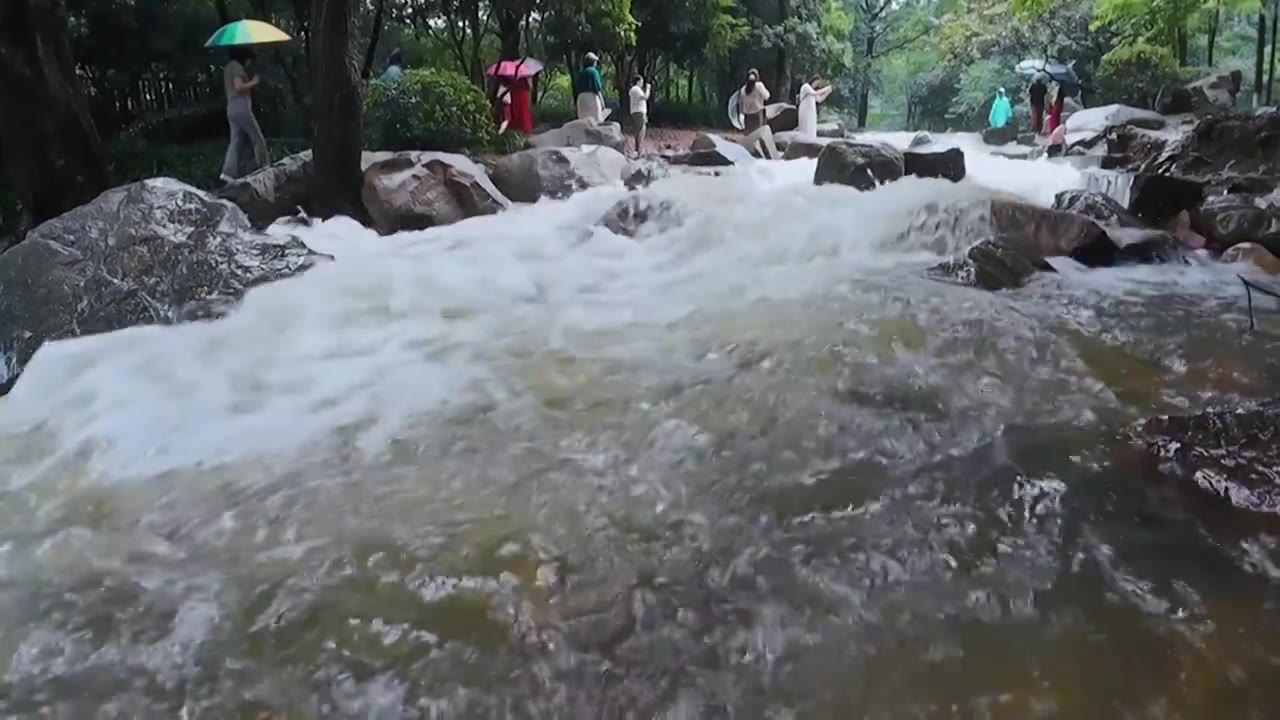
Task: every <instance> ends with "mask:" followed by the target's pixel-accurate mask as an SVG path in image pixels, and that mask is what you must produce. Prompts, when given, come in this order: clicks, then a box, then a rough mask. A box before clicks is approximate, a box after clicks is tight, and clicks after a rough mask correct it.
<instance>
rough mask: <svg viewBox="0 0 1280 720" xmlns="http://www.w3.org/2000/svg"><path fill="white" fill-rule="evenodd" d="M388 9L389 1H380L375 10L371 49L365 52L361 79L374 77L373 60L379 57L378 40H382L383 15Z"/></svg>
mask: <svg viewBox="0 0 1280 720" xmlns="http://www.w3.org/2000/svg"><path fill="white" fill-rule="evenodd" d="M386 9H387V0H378V5H377V6H376V7H375V8H374V10H373V27H372V28H371V29H370V30H369V47H368V48H366V49H365V51H364V66H363V67H361V68H360V77H362V78H364V79H365V80H368V79H369V78H371V77H373V60H374V58H375V57H377V56H378V40H379V39H381V38H382V15H383V13H384V12H385V11H386Z"/></svg>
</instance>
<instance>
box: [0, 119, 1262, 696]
mask: <svg viewBox="0 0 1280 720" xmlns="http://www.w3.org/2000/svg"><path fill="white" fill-rule="evenodd" d="M1278 122H1280V116H1275V115H1271V114H1267V113H1264V114H1260V115H1257V116H1249V117H1221V118H1219V117H1210V118H1207V119H1203V120H1192V121H1190V122H1189V123H1188V125H1189V126H1190V128H1192V129H1191V130H1189V131H1187V132H1185V133H1183V132H1182V131H1181V130H1177V132H1175V131H1174V130H1172V129H1169V128H1166V129H1162V130H1160V131H1159V132H1161V133H1165V134H1167V135H1168V136H1169V138H1171V139H1169V140H1167V141H1166V142H1164V144H1163V145H1161V146H1160V147H1159V148H1158V151H1156V150H1153V149H1152V147H1150V146H1151V145H1152V144H1153V142H1154V141H1149V140H1147V139H1144V140H1143V141H1141V142H1135V136H1134V135H1133V133H1135V132H1136V131H1139V130H1140V131H1142V132H1144V133H1146V132H1157V131H1151V130H1146V129H1143V128H1137V129H1135V128H1134V127H1133V126H1132V125H1128V124H1122V125H1117V126H1108V127H1106V128H1104V129H1103V130H1102V131H1101V132H1100V133H1099V134H1098V135H1097V136H1096V141H1095V142H1092V144H1088V143H1082V144H1080V145H1077V146H1076V147H1077V148H1078V150H1079V154H1076V155H1073V156H1070V157H1068V158H1065V159H1062V160H1053V161H1050V160H1047V159H1037V160H1020V159H1010V158H1008V157H1002V156H1000V154H998V153H999V151H1000V150H1001V148H995V149H994V150H995V152H993V149H992V148H991V147H989V146H987V145H985V144H984V143H983V142H982V141H981V139H980V138H978V137H976V136H965V135H962V136H951V135H938V136H933V137H925V136H917V135H915V134H888V135H854V136H853V137H831V138H824V141H823V142H820V143H816V144H815V145H818V146H820V147H819V148H818V150H817V152H816V157H804V156H803V155H800V156H799V157H798V158H797V159H792V160H766V159H741V160H739V158H742V157H743V154H744V153H745V154H746V157H748V158H750V157H751V152H752V150H755V151H756V152H759V151H760V147H759V145H758V144H756V143H752V147H751V148H747V147H746V146H745V145H743V144H740V143H735V148H736V149H730V148H729V147H728V146H727V145H722V144H721V143H722V142H723V143H729V142H734V140H733V139H731V138H722V139H721V140H709V141H703V142H701V143H699V147H698V148H695V147H694V142H693V140H690V143H689V145H688V146H687V147H682V148H679V153H677V154H685V153H689V154H696V153H699V152H701V153H707V155H705V156H703V161H705V162H709V160H710V156H711V155H719V156H722V158H723V159H725V160H732V161H733V162H732V163H731V164H728V163H719V164H714V165H712V164H701V165H695V166H683V165H679V164H671V163H670V162H669V161H663V160H661V159H657V158H647V159H645V160H643V161H633V160H628V159H627V158H625V157H624V156H622V155H621V154H620V153H618V152H617V151H616V150H615V149H613V148H612V147H609V146H607V145H605V146H601V145H595V146H587V147H585V148H584V147H581V146H573V147H537V148H533V149H530V150H526V151H524V152H523V153H520V154H517V155H514V156H509V157H504V158H488V159H486V158H476V159H470V158H465V157H461V156H450V155H445V154H439V153H407V154H390V153H388V154H369V155H368V156H367V157H366V158H365V172H366V178H365V179H366V185H365V190H366V198H365V199H366V205H367V206H370V209H371V210H372V209H373V208H374V207H377V208H378V212H371V214H372V215H373V216H374V221H375V223H376V224H378V227H374V228H364V227H360V226H359V225H357V224H356V223H354V222H351V221H349V220H346V219H335V220H330V221H327V222H323V223H317V222H312V221H310V220H309V219H307V218H305V216H303V215H299V214H298V210H297V208H298V206H304V207H305V203H306V198H305V183H299V182H297V179H298V178H304V177H305V175H306V172H307V171H308V170H307V159H306V158H305V156H304V157H297V158H293V159H290V160H289V161H286V162H285V163H282V164H281V165H280V166H278V167H277V168H273V169H271V170H269V171H268V172H267V173H265V174H263V175H261V176H259V177H257V178H250V179H249V180H246V181H245V183H244V184H241V185H238V186H235V187H233V188H230V189H228V191H227V194H226V197H228V198H230V199H231V200H234V203H233V202H230V201H225V200H220V199H217V198H213V197H210V196H208V195H205V194H203V193H200V192H198V191H195V190H192V189H190V188H186V187H183V186H180V185H177V184H175V183H173V182H171V181H163V180H158V181H149V182H147V183H142V184H139V185H135V186H130V187H128V188H123V189H119V190H115V191H112V192H111V193H108V194H106V195H104V196H103V197H101V198H99V199H98V200H97V201H95V202H94V203H92V204H91V205H89V206H86V207H84V208H80V209H78V210H76V211H75V212H74V213H72V214H69V215H67V216H64V217H63V218H59V219H58V220H55V221H53V222H52V223H49V224H47V225H45V226H42V227H41V228H38V229H37V230H36V231H34V232H33V233H32V235H31V236H29V237H28V238H27V240H26V241H24V243H22V244H20V245H18V247H17V248H15V249H14V250H11V251H9V252H7V253H5V254H4V255H0V317H4V318H5V322H4V323H3V324H0V332H2V333H8V334H7V335H4V336H0V343H3V346H4V348H5V350H6V352H8V356H7V357H8V358H9V360H8V366H9V369H10V376H11V377H12V376H13V375H15V374H16V372H15V371H17V370H19V369H21V370H22V375H21V377H20V378H18V380H17V382H16V384H15V385H14V386H13V389H12V392H11V393H10V394H9V395H8V396H7V397H5V398H3V399H0V476H3V477H4V478H5V481H4V483H3V484H0V519H3V522H0V608H3V609H4V612H3V614H2V615H0V618H2V619H0V709H3V711H4V712H5V713H8V714H13V715H18V716H27V715H41V714H43V715H48V716H55V717H175V716H186V717H237V716H245V717H292V716H301V717H355V716H359V717H404V716H410V717H414V716H418V717H493V716H504V715H517V716H522V717H547V718H552V717H608V718H613V717H633V716H640V717H658V716H666V717H850V716H858V717H862V716H867V717H921V716H923V717H950V716H956V715H961V716H975V717H984V716H985V717H1000V716H1010V717H1034V716H1051V717H1052V716H1056V717H1109V716H1115V715H1124V716H1134V717H1141V716H1151V715H1156V716H1166V717H1188V718H1190V717H1206V716H1210V715H1213V716H1216V715H1219V714H1221V715H1224V716H1229V717H1267V716H1269V715H1271V714H1274V713H1275V712H1280V695H1277V691H1276V690H1275V684H1274V683H1272V682H1270V678H1271V676H1272V674H1273V670H1274V658H1275V657H1276V656H1277V655H1280V634H1278V633H1277V632H1276V631H1275V629H1276V628H1277V627H1280V625H1278V621H1280V615H1277V612H1278V610H1277V608H1276V606H1275V602H1274V597H1275V588H1276V583H1277V582H1280V570H1277V568H1278V567H1280V550H1277V545H1276V537H1277V536H1280V526H1277V516H1276V514H1275V512H1276V494H1277V493H1276V483H1275V476H1274V466H1275V464H1276V462H1277V458H1275V457H1274V454H1275V453H1274V452H1272V450H1271V443H1270V441H1269V439H1270V438H1271V436H1272V435H1273V434H1274V433H1275V428H1274V427H1273V426H1274V425H1275V419H1276V417H1277V415H1276V413H1275V409H1274V407H1273V405H1274V398H1275V397H1276V390H1277V388H1278V387H1280V361H1278V360H1277V355H1276V353H1275V352H1274V336H1273V335H1272V334H1270V332H1269V330H1270V329H1271V328H1272V327H1273V326H1274V321H1273V319H1272V316H1273V315H1274V312H1273V310H1272V308H1271V306H1267V305H1265V302H1266V301H1265V300H1264V299H1263V298H1259V299H1258V303H1259V307H1258V308H1257V313H1256V315H1257V317H1256V320H1257V321H1258V323H1259V329H1258V330H1257V331H1254V332H1249V331H1248V327H1249V314H1248V310H1247V306H1246V304H1245V298H1244V292H1243V288H1242V287H1241V285H1240V282H1239V280H1238V279H1237V277H1236V276H1237V274H1243V275H1245V276H1246V277H1248V278H1251V279H1252V280H1253V281H1255V282H1257V283H1259V284H1262V285H1266V284H1267V282H1268V280H1267V278H1268V277H1269V276H1268V275H1266V271H1267V270H1266V263H1265V262H1260V261H1258V260H1254V259H1253V258H1259V257H1264V256H1263V255H1260V254H1250V255H1246V254H1245V251H1244V250H1240V249H1238V248H1239V247H1240V243H1242V242H1248V243H1252V244H1253V245H1255V246H1257V247H1258V248H1262V249H1263V250H1262V251H1263V252H1265V248H1266V247H1268V244H1269V243H1270V242H1271V239H1270V234H1271V233H1270V224H1269V223H1271V220H1270V218H1271V217H1272V213H1273V210H1272V207H1273V206H1272V204H1271V198H1272V195H1271V193H1272V190H1273V189H1274V188H1273V187H1268V186H1267V179H1268V178H1271V177H1275V176H1276V175H1277V170H1278V169H1280V164H1277V157H1276V156H1275V155H1273V148H1272V146H1271V144H1270V140H1269V138H1270V137H1271V133H1272V126H1273V124H1275V123H1278ZM1177 127H1178V128H1181V123H1180V122H1179V124H1178V125H1177ZM1162 137H1163V136H1162ZM780 139H781V140H782V143H781V144H783V145H787V141H788V138H786V137H782V138H780ZM774 140H775V145H777V144H779V143H778V142H777V141H778V140H779V138H774ZM1015 145H1016V143H1015ZM1086 145H1087V146H1086ZM789 147H790V146H789V145H788V149H789ZM699 148H701V149H699ZM1005 149H1006V150H1010V149H1011V148H1005ZM1099 149H1100V150H1099ZM1210 149H1212V150H1214V151H1215V152H1218V153H1219V154H1218V155H1210V156H1208V157H1209V158H1210V160H1209V161H1208V163H1207V164H1206V163H1205V162H1204V161H1201V160H1200V159H1198V158H1199V157H1201V156H1202V155H1203V154H1204V153H1205V152H1206V151H1208V150H1210ZM1228 150H1229V151H1230V152H1232V153H1235V154H1234V156H1226V155H1222V154H1221V153H1224V152H1227V151H1228ZM739 151H741V152H739ZM781 152H782V153H783V154H784V155H785V153H786V152H787V151H786V150H782V151H781ZM1091 157H1092V158H1097V159H1090V158H1091ZM1104 157H1109V158H1111V160H1109V161H1108V165H1110V166H1111V167H1113V168H1118V169H1107V170H1104V169H1102V168H1101V167H1099V166H1100V165H1102V161H1101V158H1104ZM1232 157H1234V160H1232V159H1231V158H1232ZM1072 158H1075V159H1072ZM1080 158H1085V159H1083V160H1082V159H1080ZM535 201H536V202H535ZM406 223H407V224H406ZM255 225H256V227H255ZM405 228H413V229H405ZM1198 245H1202V246H1203V247H1197V246H1198ZM1223 251H1226V252H1224V253H1223V255H1224V257H1219V256H1218V253H1219V252H1223ZM1246 258H1249V261H1250V262H1254V263H1255V265H1250V264H1248V262H1246ZM1228 260H1234V263H1233V264H1232V263H1228V262H1226V261H1228ZM50 279H52V280H53V281H54V282H49V280H50Z"/></svg>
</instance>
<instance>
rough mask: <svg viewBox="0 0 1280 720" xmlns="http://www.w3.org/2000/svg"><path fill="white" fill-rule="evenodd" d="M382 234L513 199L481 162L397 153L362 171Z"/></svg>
mask: <svg viewBox="0 0 1280 720" xmlns="http://www.w3.org/2000/svg"><path fill="white" fill-rule="evenodd" d="M361 197H362V199H363V200H364V206H365V209H366V210H368V211H369V216H370V218H372V220H373V226H374V229H376V230H377V231H378V232H379V233H382V234H383V235H387V234H390V233H394V232H399V231H401V230H422V229H424V228H429V227H436V226H439V225H448V224H450V223H455V222H457V221H459V220H463V219H466V218H469V217H475V216H477V215H490V214H493V213H496V212H500V211H501V210H503V209H505V208H506V207H507V206H509V205H510V204H511V201H510V200H508V199H507V198H506V197H505V196H504V195H503V194H502V193H501V192H500V191H499V190H498V188H497V187H496V186H494V184H493V183H492V182H491V181H490V180H489V176H488V174H487V173H485V171H484V170H483V169H481V168H480V166H479V165H476V164H475V163H473V162H472V161H471V160H470V159H468V158H466V157H464V156H462V155H453V154H450V153H399V154H397V155H395V156H393V157H390V158H387V159H385V160H379V161H377V162H375V163H373V164H371V165H370V166H369V167H368V168H367V169H366V170H365V171H364V188H363V190H362V192H361Z"/></svg>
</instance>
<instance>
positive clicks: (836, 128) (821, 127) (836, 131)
mask: <svg viewBox="0 0 1280 720" xmlns="http://www.w3.org/2000/svg"><path fill="white" fill-rule="evenodd" d="M818 137H821V138H833V139H839V138H843V137H844V123H841V122H835V121H832V122H821V123H818Z"/></svg>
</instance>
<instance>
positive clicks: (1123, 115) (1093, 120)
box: [1065, 105, 1165, 134]
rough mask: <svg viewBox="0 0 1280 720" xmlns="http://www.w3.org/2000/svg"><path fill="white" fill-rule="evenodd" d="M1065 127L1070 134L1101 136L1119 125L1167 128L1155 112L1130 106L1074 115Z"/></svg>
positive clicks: (1083, 111)
mask: <svg viewBox="0 0 1280 720" xmlns="http://www.w3.org/2000/svg"><path fill="white" fill-rule="evenodd" d="M1065 125H1066V128H1067V133H1068V134H1075V133H1095V134H1100V133H1104V132H1106V131H1107V128H1110V127H1115V126H1118V125H1130V126H1133V127H1138V128H1143V129H1146V130H1160V129H1161V128H1163V127H1164V126H1165V119H1164V116H1162V115H1161V114H1160V113H1158V112H1155V111H1154V110H1143V109H1141V108H1135V107H1129V106H1128V105H1103V106H1102V107H1093V108H1086V109H1084V110H1080V111H1079V112H1076V113H1073V114H1072V115H1071V117H1069V118H1067V120H1066V123H1065Z"/></svg>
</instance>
